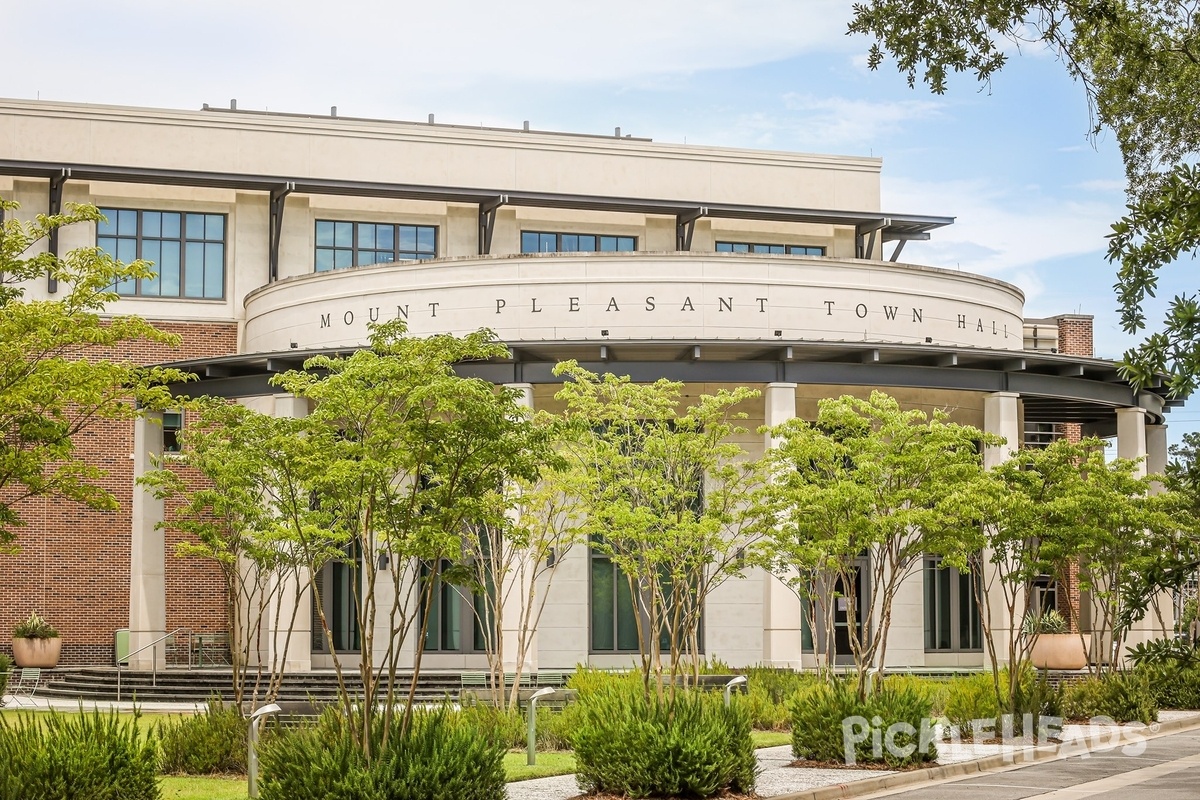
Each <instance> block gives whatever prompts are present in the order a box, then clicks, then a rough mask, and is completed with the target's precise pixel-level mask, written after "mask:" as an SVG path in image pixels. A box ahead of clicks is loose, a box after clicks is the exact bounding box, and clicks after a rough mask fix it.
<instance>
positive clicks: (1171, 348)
mask: <svg viewBox="0 0 1200 800" xmlns="http://www.w3.org/2000/svg"><path fill="white" fill-rule="evenodd" d="M850 32H851V33H862V34H866V35H868V36H870V37H872V38H873V39H874V42H873V44H872V45H871V48H870V53H869V56H868V63H869V65H870V66H871V68H872V69H874V68H878V67H879V66H880V65H881V64H882V63H883V61H884V59H885V57H887V56H891V57H892V58H893V59H894V60H895V63H896V66H897V68H898V69H899V70H900V72H901V73H902V74H904V75H905V76H906V77H907V79H908V83H909V85H910V86H913V85H915V84H916V81H917V79H918V76H919V77H920V79H921V80H922V81H923V82H924V83H925V84H927V85H928V86H929V88H930V89H931V90H932V91H934V92H936V93H938V94H941V93H942V92H945V91H946V89H947V86H948V77H949V76H950V75H951V74H953V73H961V72H968V73H971V74H973V75H974V77H975V78H976V80H978V81H980V82H982V83H984V84H986V83H987V82H988V81H990V80H991V78H992V76H993V75H995V74H996V73H997V72H998V71H999V70H1000V69H1001V68H1002V67H1003V66H1004V64H1005V62H1006V60H1007V53H1006V49H1007V45H1006V43H1015V44H1017V45H1032V46H1036V47H1045V48H1048V49H1049V50H1050V51H1051V52H1052V53H1054V54H1055V55H1056V56H1057V57H1058V58H1059V61H1060V63H1062V64H1063V66H1064V68H1065V69H1066V71H1067V73H1068V74H1069V75H1070V76H1071V77H1072V78H1074V79H1075V80H1076V81H1078V82H1079V84H1080V85H1081V86H1082V87H1083V89H1084V92H1085V93H1086V95H1087V99H1088V101H1089V104H1090V107H1091V110H1092V120H1091V133H1092V134H1093V135H1095V134H1098V133H1099V132H1100V131H1101V130H1103V129H1105V128H1108V129H1110V130H1112V131H1113V132H1114V134H1115V136H1116V140H1117V143H1118V145H1119V146H1120V148H1121V154H1122V157H1123V159H1124V163H1125V172H1126V177H1127V181H1128V195H1129V211H1128V213H1127V214H1126V215H1125V216H1124V217H1123V218H1122V219H1121V220H1119V221H1118V222H1116V223H1115V224H1114V225H1113V232H1112V234H1111V235H1110V238H1109V259H1110V260H1111V261H1114V262H1117V263H1118V264H1119V265H1120V266H1119V270H1118V273H1117V284H1116V290H1117V296H1118V299H1119V301H1120V303H1121V306H1122V316H1121V322H1122V326H1123V327H1124V328H1125V330H1126V331H1128V332H1129V333H1137V332H1139V331H1141V330H1143V329H1144V328H1146V318H1145V313H1144V303H1145V300H1146V298H1147V297H1153V296H1154V295H1155V292H1156V290H1157V282H1158V273H1159V271H1160V270H1161V269H1162V268H1163V267H1165V266H1166V265H1168V264H1171V263H1172V262H1174V261H1176V260H1178V259H1180V258H1181V257H1182V256H1184V255H1185V254H1192V255H1193V256H1194V255H1195V253H1196V249H1197V246H1200V171H1198V170H1197V168H1196V166H1195V159H1196V156H1197V154H1200V115H1197V114H1196V108H1197V107H1200V15H1197V14H1196V9H1195V6H1194V4H1192V3H1181V2H1176V0H1088V1H1086V2H1083V1H1077V0H869V1H868V2H862V3H855V4H854V18H853V20H852V22H851V23H850ZM1124 360H1125V370H1126V374H1127V376H1128V377H1129V378H1130V379H1131V380H1133V381H1134V382H1136V383H1138V384H1139V385H1145V384H1146V383H1148V382H1149V381H1150V380H1151V379H1152V378H1153V376H1154V373H1155V372H1159V371H1163V370H1169V371H1171V373H1172V378H1171V383H1170V387H1171V389H1172V390H1173V391H1175V392H1176V393H1178V394H1181V395H1186V394H1187V393H1188V392H1190V391H1191V390H1192V389H1193V388H1195V386H1196V380H1197V376H1198V375H1200V303H1198V301H1197V299H1196V297H1195V295H1194V294H1186V295H1180V296H1178V297H1176V298H1174V300H1173V301H1172V302H1171V303H1170V307H1169V310H1168V312H1167V314H1166V317H1165V319H1164V320H1163V322H1162V326H1161V330H1160V331H1157V332H1154V333H1152V334H1151V335H1149V336H1147V338H1146V339H1145V340H1144V341H1143V342H1142V343H1141V344H1140V345H1139V346H1137V347H1135V348H1132V349H1130V350H1129V351H1128V352H1126V354H1125V359H1124Z"/></svg>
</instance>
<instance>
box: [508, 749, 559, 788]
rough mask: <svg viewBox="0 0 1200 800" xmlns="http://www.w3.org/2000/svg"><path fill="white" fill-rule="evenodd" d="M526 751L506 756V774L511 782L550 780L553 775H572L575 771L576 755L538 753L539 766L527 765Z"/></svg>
mask: <svg viewBox="0 0 1200 800" xmlns="http://www.w3.org/2000/svg"><path fill="white" fill-rule="evenodd" d="M525 761H526V756H525V751H523V750H522V751H520V752H513V753H505V754H504V774H505V775H507V776H508V779H509V780H510V781H524V780H529V779H530V778H548V777H550V776H551V775H570V774H571V773H573V772H574V771H575V754H574V753H563V752H556V753H538V754H537V766H535V767H531V766H529V765H527V764H526V763H525Z"/></svg>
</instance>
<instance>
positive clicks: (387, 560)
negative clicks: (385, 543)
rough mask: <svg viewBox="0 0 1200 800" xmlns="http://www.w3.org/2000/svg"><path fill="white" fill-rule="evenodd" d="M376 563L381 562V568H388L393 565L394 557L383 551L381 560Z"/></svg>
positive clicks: (380, 556)
mask: <svg viewBox="0 0 1200 800" xmlns="http://www.w3.org/2000/svg"><path fill="white" fill-rule="evenodd" d="M376 563H378V564H379V569H381V570H386V569H387V568H388V567H390V566H391V565H392V558H391V556H389V555H388V554H387V553H386V552H381V553H380V554H379V560H378V562H376Z"/></svg>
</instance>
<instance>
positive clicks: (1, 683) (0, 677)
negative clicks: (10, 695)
mask: <svg viewBox="0 0 1200 800" xmlns="http://www.w3.org/2000/svg"><path fill="white" fill-rule="evenodd" d="M11 672H12V659H11V658H9V657H8V656H6V655H4V653H0V696H3V694H4V692H5V691H6V690H7V689H8V676H9V674H10V673H11Z"/></svg>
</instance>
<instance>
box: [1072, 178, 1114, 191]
mask: <svg viewBox="0 0 1200 800" xmlns="http://www.w3.org/2000/svg"><path fill="white" fill-rule="evenodd" d="M1072 188H1074V189H1082V190H1083V191H1085V192H1104V193H1110V192H1124V191H1125V181H1116V180H1107V179H1098V180H1091V181H1082V182H1080V183H1077V184H1075V185H1074V186H1073V187H1072Z"/></svg>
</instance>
